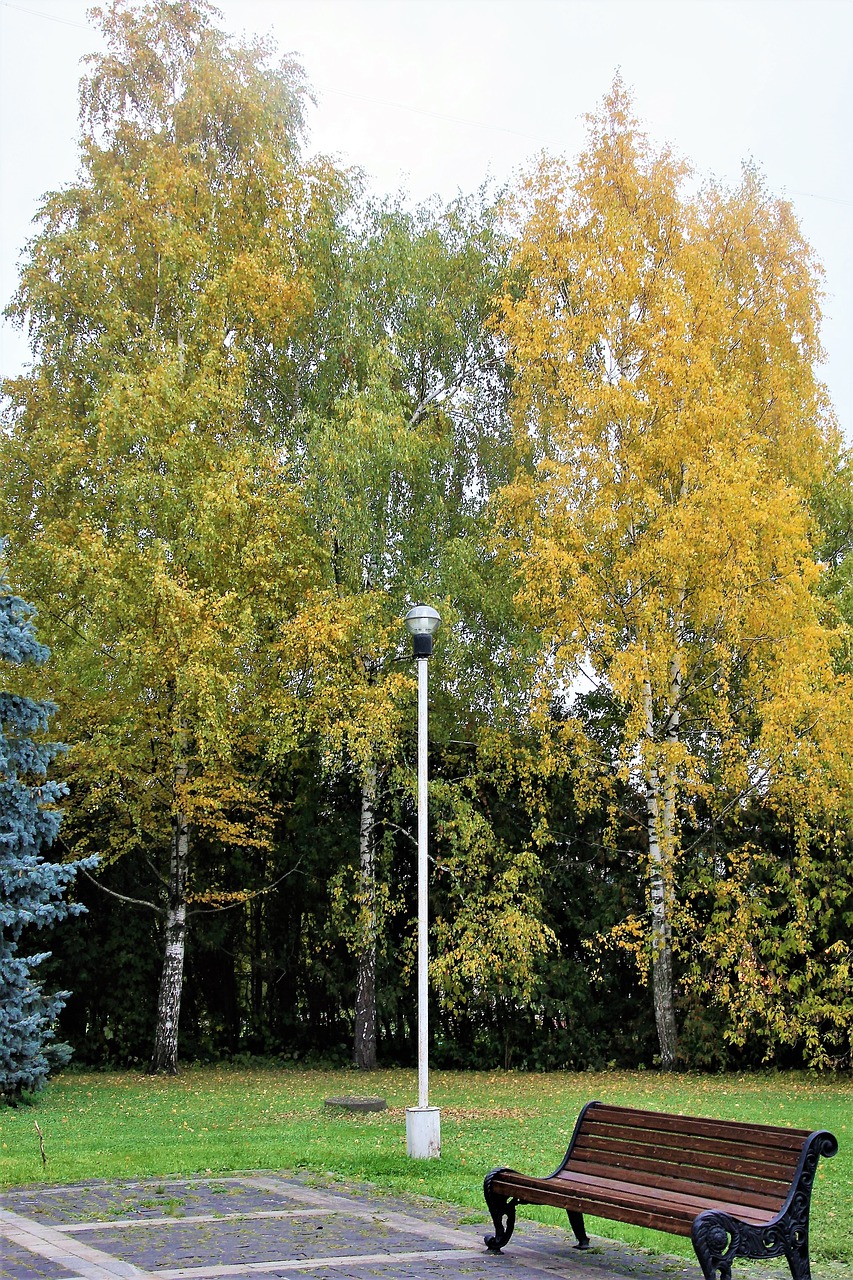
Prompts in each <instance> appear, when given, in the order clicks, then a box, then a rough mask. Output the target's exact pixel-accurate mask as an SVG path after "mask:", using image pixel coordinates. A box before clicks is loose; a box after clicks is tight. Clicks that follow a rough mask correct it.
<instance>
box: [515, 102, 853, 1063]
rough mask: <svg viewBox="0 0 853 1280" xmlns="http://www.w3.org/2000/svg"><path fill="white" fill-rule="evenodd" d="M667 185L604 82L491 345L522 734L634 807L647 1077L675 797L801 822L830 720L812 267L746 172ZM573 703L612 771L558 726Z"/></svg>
mask: <svg viewBox="0 0 853 1280" xmlns="http://www.w3.org/2000/svg"><path fill="white" fill-rule="evenodd" d="M690 176H691V175H690V173H689V170H688V168H687V166H686V165H685V164H684V163H682V162H681V161H679V160H677V159H676V158H675V157H674V156H673V155H672V154H671V153H670V152H669V151H667V150H656V149H655V148H654V147H653V146H652V144H651V143H650V141H649V140H648V138H647V137H646V136H645V135H644V134H643V132H642V131H641V129H640V127H639V125H638V123H637V121H636V120H635V119H634V118H633V114H632V109H631V103H630V99H629V97H628V95H627V93H626V92H625V90H624V88H623V87H622V85H621V83H620V82H619V81H618V80H617V82H616V83H615V85H614V87H613V90H612V92H611V93H610V95H609V97H608V98H607V99H606V100H605V102H604V105H603V107H602V109H601V110H600V111H599V112H598V113H597V114H596V115H595V116H593V117H591V118H590V120H589V136H588V143H587V147H586V149H585V151H584V152H583V154H582V155H581V156H580V159H579V161H578V162H577V164H576V165H575V166H574V167H570V166H569V165H568V164H566V163H564V162H561V161H548V160H545V161H543V162H542V163H541V165H540V166H539V168H538V169H536V170H535V171H534V172H533V173H532V174H531V175H530V177H529V178H528V180H527V182H526V184H525V185H524V187H523V189H522V191H521V193H520V195H519V198H518V204H517V216H518V234H519V239H518V245H517V250H516V254H515V266H516V268H517V270H518V271H519V272H520V273H522V275H523V278H524V281H525V283H524V284H523V286H522V288H521V289H520V291H519V292H518V293H516V294H512V293H509V292H507V295H506V297H505V298H504V303H503V319H502V326H501V327H502V332H503V334H504V336H505V338H506V341H507V343H508V344H509V348H510V358H511V361H512V364H513V366H514V370H515V377H516V382H515V418H516V424H517V431H518V435H519V440H520V446H521V447H523V448H526V449H527V454H528V458H529V459H530V465H529V467H528V468H526V469H525V470H523V471H521V472H520V473H519V475H518V476H517V478H516V480H515V481H514V482H513V483H512V484H511V485H509V486H507V487H506V488H505V489H504V491H503V492H502V494H501V495H500V510H501V515H502V518H503V519H504V521H505V528H504V532H505V541H504V551H505V554H506V555H507V557H508V559H509V561H510V562H511V564H512V565H513V567H514V570H515V572H516V573H517V593H518V597H517V598H518V601H519V604H520V606H521V607H522V608H523V610H524V612H525V616H526V617H527V619H528V621H529V622H530V623H531V624H532V625H534V626H535V627H537V628H539V629H540V631H541V633H542V651H541V658H540V692H541V696H542V702H541V704H540V713H541V723H542V724H543V726H544V725H546V724H547V723H548V719H549V717H548V708H549V707H550V706H553V705H554V701H555V700H556V703H557V704H558V705H559V706H560V708H561V716H562V717H563V719H562V727H561V729H560V730H559V736H561V739H562V746H563V747H564V748H565V750H566V751H567V752H568V753H569V754H570V756H571V758H572V760H573V762H574V768H575V769H576V771H577V773H578V775H579V776H584V777H585V778H586V780H587V781H586V786H587V790H588V792H589V791H590V790H591V791H592V792H594V793H595V794H597V795H598V796H599V797H601V796H602V794H604V793H606V791H607V785H608V779H610V780H612V779H614V778H620V779H621V780H622V781H623V782H629V783H630V784H631V787H632V789H633V791H634V793H635V794H636V795H637V796H638V798H639V810H638V812H637V814H636V819H637V830H638V833H641V834H642V840H641V841H638V845H637V848H636V859H637V865H638V868H639V869H640V870H641V873H642V876H643V878H644V882H645V886H646V894H647V906H648V913H647V916H646V918H645V919H634V920H626V921H625V922H624V925H623V928H622V931H621V935H620V936H621V937H622V939H623V940H624V941H626V942H627V943H629V944H630V945H634V946H636V948H637V950H638V954H639V955H640V957H641V959H643V963H647V964H648V965H649V966H650V969H651V977H652V989H653V995H654V1010H655V1020H656V1025H657V1032H658V1039H659V1043H660V1056H661V1062H662V1065H663V1066H664V1067H665V1068H671V1067H672V1066H673V1065H674V1063H675V1061H676V1058H677V1027H676V1005H675V993H676V985H675V983H676V980H675V976H674V969H673V952H674V951H675V950H677V948H678V947H679V945H682V942H683V939H682V937H681V932H680V931H681V929H682V927H683V923H684V915H683V908H684V900H683V895H682V893H681V888H682V885H681V870H680V869H681V866H682V860H681V854H680V831H681V825H682V821H683V819H684V817H685V815H686V814H688V813H689V812H690V805H691V803H692V801H693V800H694V799H696V798H697V797H702V798H703V799H704V800H705V801H706V802H707V803H708V804H709V805H710V806H711V808H712V809H714V808H716V810H717V811H720V810H721V809H725V807H726V806H727V805H728V806H730V805H732V804H736V803H737V799H736V798H737V797H743V796H745V795H760V796H762V797H765V798H772V801H773V803H778V804H782V803H790V804H791V805H793V806H794V807H795V808H796V809H797V810H798V811H799V812H801V813H803V812H807V811H809V809H810V808H811V809H812V811H815V809H817V808H819V807H820V805H821V803H822V796H823V794H824V790H823V789H825V788H826V787H827V786H828V785H829V784H830V780H831V779H832V778H834V779H835V781H836V782H837V781H838V780H839V778H841V777H842V776H844V774H845V771H846V769H847V768H848V765H849V759H850V754H849V753H850V745H851V743H850V735H851V729H850V726H851V723H853V721H851V716H850V710H851V704H850V685H849V681H848V680H847V679H845V678H843V677H839V676H837V675H836V672H835V668H834V652H835V649H836V646H837V643H838V641H839V633H838V630H837V628H835V627H834V626H833V623H832V619H831V617H830V616H829V614H828V611H827V609H826V608H825V606H824V603H823V601H822V599H821V597H820V594H819V585H820V578H821V570H820V567H819V565H818V563H817V560H816V557H815V554H814V549H813V535H814V530H813V522H812V519H811V516H810V513H809V509H808V495H809V492H810V490H811V489H812V487H813V486H814V485H815V484H816V482H817V481H818V480H819V479H820V477H821V476H822V474H823V473H824V471H825V468H826V467H828V466H832V465H834V461H833V460H834V459H835V458H836V456H837V447H838V446H837V438H836V433H835V430H834V427H833V421H832V415H831V410H830V407H829V406H828V404H827V401H826V398H825V394H824V391H823V388H822V386H821V384H820V382H819V381H818V378H817V375H816V372H815V367H816V364H817V362H818V361H819V358H820V345H819V336H818V325H819V307H818V298H819V287H818V281H819V272H818V267H817V264H816V263H815V262H814V259H813V257H812V254H811V251H810V249H809V247H808V245H807V244H806V243H805V241H804V240H803V238H802V235H801V233H800V230H799V227H798V225H797V222H796V219H795V216H794V213H793V210H792V208H791V206H790V205H789V204H788V203H787V202H786V201H784V200H778V199H774V198H771V197H770V196H769V195H768V193H767V192H766V190H765V189H764V187H763V185H762V182H761V180H760V178H759V176H758V175H757V174H756V173H755V171H754V170H752V169H751V168H749V167H747V168H745V170H744V173H743V177H742V181H741V183H740V185H739V186H738V187H737V188H735V189H733V190H726V189H724V188H722V187H720V186H718V185H715V184H708V185H706V186H705V187H703V188H702V189H701V190H699V192H698V194H689V193H688V185H687V180H688V179H689V178H690ZM590 687H597V688H599V689H600V690H601V691H602V692H603V693H605V694H606V695H607V697H608V698H609V700H610V705H611V708H612V714H613V716H614V718H615V720H616V723H617V724H618V727H619V732H618V749H617V751H616V754H615V756H612V757H608V756H606V755H605V752H604V750H603V749H602V748H601V747H599V746H598V745H597V744H596V742H595V740H594V738H592V737H590V735H589V734H588V733H586V732H585V731H584V728H583V724H582V722H581V719H580V718H579V717H577V716H576V715H573V714H572V707H571V704H572V699H573V697H574V696H575V695H576V694H578V693H581V692H582V691H583V690H584V689H589V688H590ZM552 727H553V726H552Z"/></svg>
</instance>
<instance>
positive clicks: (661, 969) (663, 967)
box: [645, 682, 678, 1071]
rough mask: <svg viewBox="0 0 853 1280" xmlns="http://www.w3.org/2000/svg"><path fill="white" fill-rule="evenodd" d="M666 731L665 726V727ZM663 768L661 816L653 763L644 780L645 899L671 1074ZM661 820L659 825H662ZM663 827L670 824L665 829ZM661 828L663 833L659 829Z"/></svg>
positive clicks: (649, 722) (665, 1063) (668, 810)
mask: <svg viewBox="0 0 853 1280" xmlns="http://www.w3.org/2000/svg"><path fill="white" fill-rule="evenodd" d="M645 704H646V731H647V733H648V735H649V738H650V740H653V730H654V719H653V704H652V692H651V685H650V684H649V683H648V682H646V689H645ZM668 728H669V726H668ZM668 775H669V769H668V768H667V782H666V788H665V789H666V791H667V793H668V794H667V795H666V797H665V799H664V804H663V810H664V811H663V814H662V813H661V798H662V797H661V779H660V772H659V769H658V763H657V761H655V763H654V765H653V766H652V768H651V769H650V770H649V773H648V777H647V779H646V831H647V834H648V841H649V896H650V899H651V911H652V994H653V999H654V1008H655V1025H656V1027H657V1033H658V1044H659V1046H660V1062H661V1067H662V1068H663V1070H664V1071H672V1069H673V1068H674V1066H675V1060H676V1055H677V1052H678V1036H677V1032H676V1023H675V985H674V982H673V974H672V922H671V919H670V910H669V903H670V894H671V892H672V883H671V882H672V866H671V860H672V837H673V830H672V826H671V824H672V822H673V821H674V806H673V804H672V803H671V800H672V795H671V794H669V788H670V786H671V785H672V780H671V779H670V778H669V776H668ZM662 819H663V821H662ZM667 823H669V824H670V826H669V827H667ZM662 828H663V829H662Z"/></svg>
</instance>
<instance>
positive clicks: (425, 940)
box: [418, 658, 429, 1107]
mask: <svg viewBox="0 0 853 1280" xmlns="http://www.w3.org/2000/svg"><path fill="white" fill-rule="evenodd" d="M428 666H429V659H428V658H418V1106H419V1107H428V1106H429V1022H428V1018H429V1012H428V1002H429V905H428V904H429V874H428V861H427V816H428V809H427V782H428V779H427V727H428V721H427V679H428V677H427V667H428Z"/></svg>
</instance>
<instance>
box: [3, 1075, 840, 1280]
mask: <svg viewBox="0 0 853 1280" xmlns="http://www.w3.org/2000/svg"><path fill="white" fill-rule="evenodd" d="M430 1084H431V1090H430V1101H431V1102H432V1103H433V1105H436V1106H439V1107H440V1108H441V1112H442V1115H441V1137H442V1156H441V1160H436V1161H412V1160H410V1159H408V1157H407V1156H406V1136H405V1108H406V1107H407V1106H411V1105H413V1103H414V1102H415V1101H416V1099H417V1082H416V1077H415V1073H414V1072H413V1071H377V1072H374V1073H371V1074H370V1075H369V1076H367V1075H359V1074H357V1073H355V1072H353V1071H303V1070H298V1069H295V1068H288V1069H281V1070H276V1069H273V1068H252V1067H243V1066H241V1067H227V1066H204V1067H187V1068H185V1069H184V1070H183V1071H182V1072H181V1074H180V1075H178V1076H176V1077H173V1078H164V1077H151V1076H145V1075H143V1074H141V1073H135V1072H116V1073H111V1074H78V1073H68V1074H66V1075H64V1076H60V1077H58V1078H57V1079H56V1080H54V1081H53V1082H52V1083H51V1084H50V1085H49V1086H48V1088H47V1089H46V1090H45V1092H44V1093H43V1094H42V1095H41V1096H40V1098H39V1100H38V1102H37V1104H36V1105H35V1106H32V1107H30V1106H22V1107H19V1108H18V1109H16V1110H10V1109H8V1108H6V1109H4V1110H0V1179H1V1180H2V1182H3V1184H4V1185H5V1186H18V1185H22V1184H26V1183H28V1182H45V1181H46V1182H55V1183H64V1182H77V1181H84V1180H88V1179H92V1178H135V1177H152V1176H154V1177H156V1176H168V1175H187V1174H221V1173H231V1172H234V1171H237V1170H249V1169H282V1170H288V1169H293V1170H297V1169H298V1170H308V1171H312V1172H315V1173H318V1174H320V1175H322V1176H323V1177H327V1178H332V1179H336V1180H342V1181H344V1182H371V1183H374V1184H376V1185H377V1186H380V1187H384V1188H386V1189H388V1190H389V1191H392V1192H403V1191H405V1192H414V1193H416V1194H421V1195H427V1196H433V1197H435V1198H436V1199H440V1200H445V1201H448V1202H450V1203H453V1204H457V1205H461V1206H462V1207H463V1208H464V1209H465V1210H466V1211H467V1212H468V1213H471V1214H478V1213H480V1212H482V1213H483V1214H484V1213H485V1211H484V1205H483V1198H482V1180H483V1176H484V1174H486V1173H487V1172H488V1170H489V1169H492V1168H494V1167H495V1166H496V1165H500V1164H507V1165H511V1166H512V1167H514V1168H516V1169H520V1170H522V1171H524V1172H526V1173H534V1174H539V1175H544V1174H548V1173H551V1172H552V1170H553V1169H554V1168H555V1167H556V1166H557V1165H558V1164H559V1162H560V1160H561V1159H562V1157H563V1155H564V1154H565V1150H566V1147H567V1145H568V1142H569V1138H570V1137H571V1132H572V1128H573V1126H574V1121H575V1118H576V1116H577V1113H578V1111H579V1110H580V1108H581V1106H582V1105H583V1104H584V1103H585V1102H587V1101H589V1099H590V1098H599V1099H601V1100H602V1101H604V1102H611V1103H621V1104H624V1105H627V1106H637V1107H646V1108H649V1109H651V1110H666V1111H677V1112H683V1113H685V1114H692V1115H704V1116H716V1117H719V1118H721V1119H729V1120H745V1121H754V1122H756V1123H759V1124H781V1125H791V1126H793V1127H795V1128H803V1129H829V1130H831V1131H832V1132H833V1133H834V1134H835V1136H836V1137H837V1138H838V1142H839V1153H838V1155H837V1156H836V1157H835V1158H834V1159H832V1160H822V1161H821V1162H820V1165H819V1168H818V1176H817V1180H816V1184H815V1190H814V1195H813V1200H812V1216H811V1223H812V1229H811V1233H810V1234H811V1255H812V1258H813V1259H815V1260H822V1261H825V1262H835V1263H850V1264H853V1239H851V1231H850V1224H851V1222H853V1144H851V1137H853V1125H852V1124H851V1117H853V1081H851V1080H848V1079H846V1078H845V1079H826V1080H825V1079H821V1078H815V1077H812V1076H808V1075H805V1074H794V1073H790V1074H783V1073H779V1074H776V1073H772V1074H759V1075H726V1076H694V1075H675V1076H661V1075H658V1074H657V1073H654V1072H606V1073H601V1074H596V1073H592V1072H584V1073H567V1072H566V1073H564V1072H559V1073H557V1072H555V1073H550V1074H545V1075H532V1074H531V1075H528V1074H516V1073H514V1072H441V1071H436V1072H432V1073H431V1076H430ZM352 1093H371V1094H380V1095H382V1096H383V1097H385V1098H386V1099H387V1101H388V1110H387V1111H380V1112H369V1113H365V1114H357V1113H345V1112H337V1111H336V1110H332V1109H331V1108H328V1107H324V1105H323V1102H324V1099H325V1098H327V1097H331V1096H335V1095H341V1094H352ZM34 1119H38V1122H39V1125H40V1126H41V1129H42V1132H43V1134H44V1143H45V1151H46V1153H47V1157H48V1163H47V1166H46V1168H44V1169H43V1168H42V1162H41V1157H40V1154H39V1146H38V1134H37V1133H36V1130H35V1126H34V1123H33V1121H34ZM523 1213H524V1214H525V1215H529V1216H530V1217H535V1218H537V1219H539V1220H540V1221H546V1222H557V1223H559V1224H560V1225H565V1215H563V1214H562V1213H558V1212H557V1211H556V1210H549V1209H538V1208H527V1209H525V1210H524V1211H523ZM484 1220H485V1219H484ZM589 1226H590V1229H591V1230H592V1231H593V1232H595V1233H596V1234H599V1235H606V1236H610V1237H612V1238H614V1239H619V1240H625V1241H627V1242H629V1243H632V1244H636V1245H640V1246H643V1247H645V1248H651V1249H654V1250H656V1251H661V1252H667V1253H681V1254H683V1255H684V1256H685V1257H692V1256H693V1254H692V1247H691V1245H690V1242H689V1241H684V1240H679V1239H678V1238H677V1237H675V1236H668V1235H663V1234H660V1233H657V1232H652V1231H645V1230H642V1229H641V1228H634V1227H630V1226H627V1225H624V1224H621V1223H612V1222H605V1221H602V1220H600V1219H594V1218H590V1219H589Z"/></svg>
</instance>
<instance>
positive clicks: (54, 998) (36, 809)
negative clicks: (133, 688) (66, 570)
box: [0, 574, 96, 1103]
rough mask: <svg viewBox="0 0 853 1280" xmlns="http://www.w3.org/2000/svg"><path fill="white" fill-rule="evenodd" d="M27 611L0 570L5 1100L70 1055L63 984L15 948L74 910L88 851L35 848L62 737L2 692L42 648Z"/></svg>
mask: <svg viewBox="0 0 853 1280" xmlns="http://www.w3.org/2000/svg"><path fill="white" fill-rule="evenodd" d="M32 617H33V610H32V608H31V607H30V606H29V605H27V604H26V603H25V602H24V601H23V600H21V599H19V598H18V597H17V596H14V595H12V594H11V593H10V592H9V590H8V587H7V585H6V581H5V578H4V577H3V576H2V574H0V680H2V684H0V1099H2V1101H4V1102H11V1103H14V1102H15V1101H16V1100H17V1099H18V1098H19V1097H20V1095H21V1093H22V1092H23V1091H24V1090H35V1089H38V1088H40V1087H41V1085H43V1084H44V1082H45V1079H46V1078H47V1075H48V1072H49V1071H50V1069H51V1067H52V1066H56V1065H59V1064H61V1063H63V1062H65V1061H67V1060H68V1057H69V1055H70V1049H69V1048H68V1046H67V1045H62V1044H57V1043H56V1040H55V1034H56V1032H55V1026H56V1018H57V1015H58V1013H59V1011H60V1009H61V1008H62V1007H63V1005H64V1003H65V1000H66V998H67V996H68V994H69V993H68V992H67V991H58V992H56V993H55V994H53V995H46V994H45V993H44V992H43V991H42V989H41V986H40V985H39V982H38V981H37V979H36V978H35V977H34V976H33V971H34V970H35V968H36V967H37V966H38V965H39V964H40V963H41V962H42V961H43V960H46V959H47V957H48V955H49V954H50V952H42V953H41V954H38V955H28V956H24V955H20V954H19V950H18V949H19V943H20V942H21V940H22V939H21V935H22V934H23V932H24V930H30V929H33V928H35V929H40V928H43V927H44V926H45V925H49V924H53V922H54V921H56V920H60V919H62V918H63V917H64V916H66V915H69V914H77V913H78V912H80V911H82V910H83V908H82V907H79V906H76V905H70V904H68V903H67V902H65V901H63V895H64V893H65V890H66V889H67V887H68V885H69V884H70V883H71V881H72V880H73V879H74V876H75V875H76V873H77V870H78V868H79V867H81V866H90V865H92V864H93V863H94V862H95V861H96V859H94V858H88V859H84V860H81V861H80V862H76V863H65V864H63V863H57V862H47V861H45V859H44V858H43V857H42V853H41V851H42V850H43V849H46V848H48V847H49V846H50V844H51V843H52V842H53V840H54V838H55V836H56V833H57V831H58V829H59V823H60V819H61V816H62V815H61V814H60V812H59V811H58V809H57V808H56V804H57V801H58V800H59V799H60V797H61V796H62V795H63V794H64V787H63V785H62V784H61V783H58V782H50V781H48V779H47V771H48V767H49V765H50V763H51V761H52V760H53V759H54V757H55V756H56V754H57V752H59V751H61V750H62V747H61V746H60V745H59V744H58V743H55V742H46V741H45V740H44V739H43V737H42V735H43V734H44V732H45V730H46V729H47V725H48V721H49V719H50V716H51V715H52V713H53V712H54V711H55V709H56V708H55V707H54V705H53V704H52V703H50V702H35V701H33V700H32V699H31V698H26V697H23V696H21V694H19V693H15V692H6V690H7V689H9V687H10V686H13V687H14V685H15V684H16V683H18V681H17V679H16V677H19V676H20V668H21V667H23V666H24V665H26V664H36V665H39V664H41V663H43V662H44V661H45V660H46V659H47V657H48V652H49V651H48V650H47V649H46V648H45V646H44V645H42V644H39V643H38V641H37V640H36V638H35V633H34V631H33V625H32Z"/></svg>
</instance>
